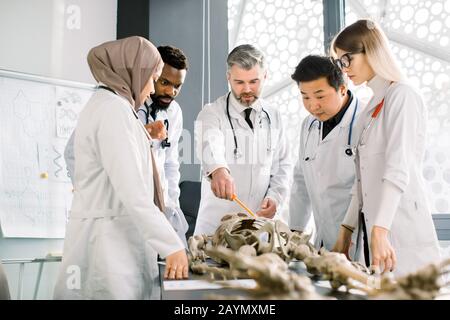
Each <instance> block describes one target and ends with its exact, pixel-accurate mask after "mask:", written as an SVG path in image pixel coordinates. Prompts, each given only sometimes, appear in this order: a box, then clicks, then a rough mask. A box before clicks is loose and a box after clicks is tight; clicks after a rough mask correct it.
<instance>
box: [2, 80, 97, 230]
mask: <svg viewBox="0 0 450 320" xmlns="http://www.w3.org/2000/svg"><path fill="white" fill-rule="evenodd" d="M0 84H1V85H0V113H1V114H2V117H1V118H0V227H1V232H2V235H3V236H4V237H27V238H63V237H64V233H65V225H66V221H67V215H68V212H69V211H70V206H71V203H72V189H73V187H72V184H71V181H70V177H69V176H68V172H67V166H66V163H65V161H64V156H63V155H64V148H65V146H66V143H67V140H68V138H69V137H70V135H71V134H72V131H73V130H74V128H75V126H76V123H77V119H78V114H79V113H80V112H81V110H82V109H83V107H84V105H85V104H86V103H87V101H88V100H89V98H90V96H91V95H92V93H93V90H92V89H91V88H88V86H86V89H81V88H72V87H68V86H61V85H58V84H53V83H51V82H49V83H42V82H37V81H31V80H27V79H19V78H14V77H5V76H2V74H1V73H0Z"/></svg>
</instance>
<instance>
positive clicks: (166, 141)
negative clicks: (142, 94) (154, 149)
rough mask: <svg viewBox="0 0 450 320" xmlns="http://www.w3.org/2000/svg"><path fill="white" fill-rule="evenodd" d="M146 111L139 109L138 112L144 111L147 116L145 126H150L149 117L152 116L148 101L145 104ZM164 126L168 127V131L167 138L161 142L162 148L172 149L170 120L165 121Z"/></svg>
mask: <svg viewBox="0 0 450 320" xmlns="http://www.w3.org/2000/svg"><path fill="white" fill-rule="evenodd" d="M144 107H145V110H144V109H139V110H138V111H137V112H138V113H139V112H140V111H142V112H143V113H144V115H145V124H146V125H147V124H149V121H148V119H149V116H150V106H149V105H148V103H147V101H145V102H144ZM164 125H165V126H166V131H167V137H166V138H165V139H164V140H163V141H161V148H163V149H164V148H170V142H169V120H168V119H164Z"/></svg>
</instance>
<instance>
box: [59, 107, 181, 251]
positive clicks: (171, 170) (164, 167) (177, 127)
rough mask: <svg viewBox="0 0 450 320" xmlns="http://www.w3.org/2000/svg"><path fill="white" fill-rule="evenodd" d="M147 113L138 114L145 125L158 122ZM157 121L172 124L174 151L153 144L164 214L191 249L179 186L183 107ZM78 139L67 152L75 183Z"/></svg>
mask: <svg viewBox="0 0 450 320" xmlns="http://www.w3.org/2000/svg"><path fill="white" fill-rule="evenodd" d="M151 103H152V101H151V100H150V101H148V104H149V105H151ZM143 111H145V112H146V111H147V110H146V108H145V106H142V107H140V108H139V111H138V112H137V115H138V117H139V119H140V120H141V121H142V123H143V124H147V123H151V122H154V120H153V118H152V117H151V116H150V115H149V116H148V120H146V119H145V118H146V114H145V112H143ZM156 120H162V121H163V122H164V120H168V121H169V130H168V137H169V142H170V144H171V145H170V147H166V148H162V147H161V141H160V140H152V148H153V153H154V155H155V161H156V165H157V167H158V172H159V176H160V179H161V184H162V187H163V191H164V202H165V206H166V208H165V212H164V214H165V215H166V217H167V219H168V220H169V222H170V224H171V225H172V227H173V228H174V229H175V231H176V232H177V234H178V236H179V237H180V239H181V240H182V241H183V243H184V244H185V247H187V242H186V232H187V230H188V228H189V225H188V223H187V221H186V218H185V217H184V214H183V211H181V209H180V202H179V197H180V188H179V186H178V184H179V182H180V170H179V169H180V162H179V160H178V142H179V140H180V137H181V134H182V131H183V113H182V111H181V108H180V106H179V104H178V103H177V102H176V101H172V103H171V104H170V105H169V107H168V108H167V110H165V111H159V112H157V113H156ZM74 136H75V133H72V135H71V137H70V138H69V141H68V142H67V145H66V148H65V150H64V158H65V161H66V164H67V170H68V172H69V175H70V177H71V179H72V183H73V178H72V177H73V174H74V163H75V156H74V152H73V144H74Z"/></svg>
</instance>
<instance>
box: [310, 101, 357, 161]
mask: <svg viewBox="0 0 450 320" xmlns="http://www.w3.org/2000/svg"><path fill="white" fill-rule="evenodd" d="M355 99H356V98H355ZM357 110H358V100H356V103H355V108H354V109H353V114H352V120H351V121H350V128H349V129H348V137H347V149H345V154H346V155H347V156H349V157H351V156H352V155H353V153H354V152H353V150H352V132H353V123H354V122H355V117H356V112H357ZM316 121H317V122H319V120H317V119H314V120H313V121H312V122H311V123H310V124H309V127H308V137H307V138H306V142H305V150H306V145H307V144H308V140H309V134H310V132H311V127H312V125H313V124H314V122H316ZM321 125H322V123H321V122H319V130H320V127H321ZM319 139H320V137H319ZM308 160H310V158H309V157H306V158H305V161H308Z"/></svg>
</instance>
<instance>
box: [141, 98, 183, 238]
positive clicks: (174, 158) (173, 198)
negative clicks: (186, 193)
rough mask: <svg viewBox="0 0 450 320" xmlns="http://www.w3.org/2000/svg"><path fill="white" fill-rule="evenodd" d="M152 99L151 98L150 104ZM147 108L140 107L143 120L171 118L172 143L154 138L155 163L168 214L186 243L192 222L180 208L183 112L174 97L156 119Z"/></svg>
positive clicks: (168, 132)
mask: <svg viewBox="0 0 450 320" xmlns="http://www.w3.org/2000/svg"><path fill="white" fill-rule="evenodd" d="M151 104H152V101H151V100H150V101H148V105H149V106H151ZM144 110H145V111H147V110H146V108H145V106H142V107H140V108H139V111H138V113H137V114H138V117H139V119H140V120H141V121H142V123H144V124H146V123H152V122H154V121H163V122H164V120H168V122H169V129H168V130H167V136H168V138H169V140H168V141H169V142H170V147H166V148H162V147H161V142H162V140H153V141H152V147H153V150H154V154H155V160H156V164H157V166H158V170H159V175H160V177H161V183H162V185H163V189H164V201H165V205H166V210H165V212H164V213H165V214H166V217H167V219H168V220H169V222H170V224H171V225H172V227H174V229H175V231H176V232H177V234H178V236H179V237H180V239H182V241H183V242H184V243H185V246H186V247H187V243H186V232H187V230H188V229H189V225H188V223H187V221H186V218H185V217H184V214H183V211H181V209H180V201H179V198H180V187H179V183H180V161H179V157H178V142H179V140H180V137H181V134H182V132H183V112H182V110H181V108H180V105H179V104H178V103H177V102H176V101H172V102H171V104H170V105H169V107H168V108H167V109H166V110H160V111H158V112H157V113H156V120H153V118H152V117H151V116H150V115H148V118H147V119H145V117H146V114H145V112H143V111H144Z"/></svg>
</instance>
